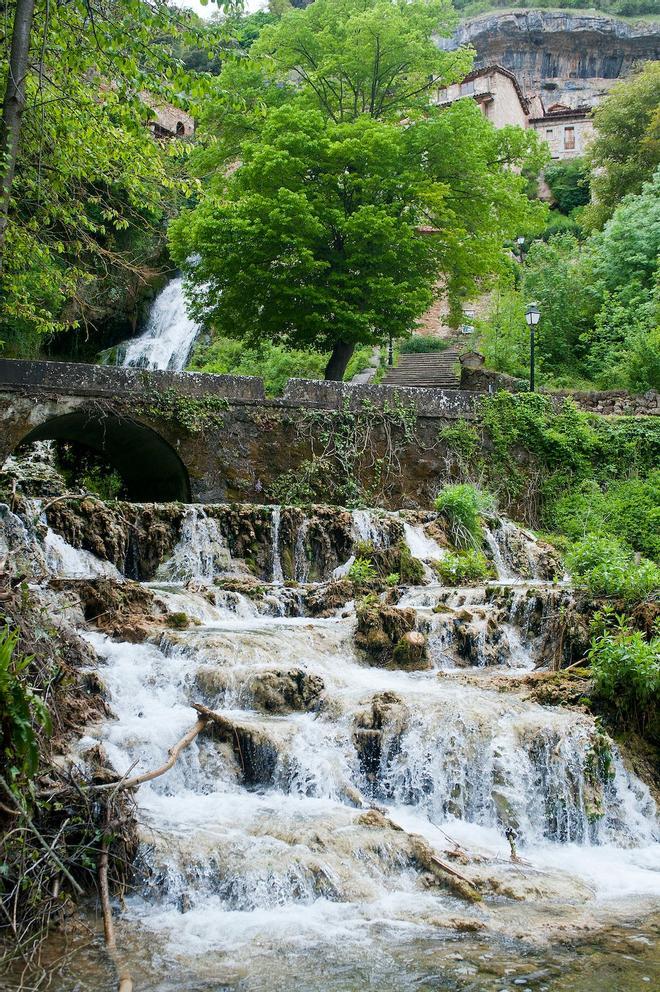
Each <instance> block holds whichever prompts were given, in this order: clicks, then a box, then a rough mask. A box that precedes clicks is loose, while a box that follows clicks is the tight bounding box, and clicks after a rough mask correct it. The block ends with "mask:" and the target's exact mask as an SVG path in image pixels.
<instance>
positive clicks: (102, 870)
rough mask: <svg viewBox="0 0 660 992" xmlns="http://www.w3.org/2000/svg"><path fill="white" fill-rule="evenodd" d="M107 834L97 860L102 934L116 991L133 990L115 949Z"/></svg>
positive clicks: (130, 991)
mask: <svg viewBox="0 0 660 992" xmlns="http://www.w3.org/2000/svg"><path fill="white" fill-rule="evenodd" d="M108 846H109V842H108V835H107V833H106V834H104V835H103V840H102V841H101V853H100V854H99V861H98V875H99V892H100V893H101V908H102V910H103V936H104V937H105V948H106V951H107V952H108V957H109V958H110V960H111V961H112V963H113V965H114V967H115V971H116V972H117V979H118V983H119V984H118V992H133V979H132V978H131V973H130V971H129V970H128V966H127V964H126V962H125V961H124V960H123V958H122V956H121V955H120V953H119V951H118V950H117V941H116V939H115V927H114V924H113V922H112V907H111V906H110V890H109V887H108Z"/></svg>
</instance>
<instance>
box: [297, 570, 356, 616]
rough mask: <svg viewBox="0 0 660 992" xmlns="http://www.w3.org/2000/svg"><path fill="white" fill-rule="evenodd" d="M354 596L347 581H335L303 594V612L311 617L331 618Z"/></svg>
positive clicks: (351, 587)
mask: <svg viewBox="0 0 660 992" xmlns="http://www.w3.org/2000/svg"><path fill="white" fill-rule="evenodd" d="M353 596H354V589H353V583H352V582H350V581H349V579H336V580H335V581H333V582H326V583H324V584H323V585H321V586H314V587H312V588H310V589H308V590H306V591H305V593H304V604H305V612H306V613H307V614H308V616H311V617H331V616H332V615H333V614H334V613H336V612H337V610H340V609H341V608H342V607H343V606H345V605H346V603H348V602H350V600H352V599H353Z"/></svg>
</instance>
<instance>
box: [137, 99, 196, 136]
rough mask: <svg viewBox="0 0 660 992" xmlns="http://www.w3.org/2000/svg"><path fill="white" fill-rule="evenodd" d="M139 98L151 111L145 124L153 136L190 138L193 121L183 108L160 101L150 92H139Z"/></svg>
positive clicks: (192, 132)
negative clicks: (150, 115)
mask: <svg viewBox="0 0 660 992" xmlns="http://www.w3.org/2000/svg"><path fill="white" fill-rule="evenodd" d="M140 99H141V100H142V102H143V103H144V104H146V106H147V107H150V108H151V110H152V112H153V116H152V118H151V120H150V121H149V123H148V125H147V126H148V128H149V130H150V131H151V132H152V134H153V136H154V137H155V138H161V139H163V138H164V139H169V138H192V136H193V135H194V133H195V121H194V118H192V117H191V116H190V114H187V113H186V111H185V110H181V108H180V107H174V106H172V104H171V103H160V102H159V101H158V100H157V99H156V97H155V96H153V95H152V94H151V93H141V94H140Z"/></svg>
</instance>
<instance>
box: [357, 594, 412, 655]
mask: <svg viewBox="0 0 660 992" xmlns="http://www.w3.org/2000/svg"><path fill="white" fill-rule="evenodd" d="M415 620H416V615H415V611H414V610H413V609H409V608H408V609H401V608H399V607H396V606H388V605H385V604H384V603H381V602H379V601H377V602H375V603H374V602H372V601H371V600H369V601H368V602H366V603H363V604H361V605H359V606H358V608H357V629H356V632H355V645H356V647H357V648H359V650H360V651H363V652H364V654H365V656H366V660H367V661H368V662H369V664H370V665H377V666H380V667H388V668H396V667H399V666H398V665H397V663H396V661H395V658H394V649H395V647H396V646H397V645H398V644H399V643H400V642H401V640H402V638H403V637H404V635H405V634H409V633H411V632H412V631H414V629H415ZM404 654H405V650H404V649H402V651H401V657H402V658H403V656H404ZM403 667H407V665H405V666H403Z"/></svg>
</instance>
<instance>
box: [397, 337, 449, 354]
mask: <svg viewBox="0 0 660 992" xmlns="http://www.w3.org/2000/svg"><path fill="white" fill-rule="evenodd" d="M448 347H449V341H448V340H447V339H446V338H430V337H427V336H426V335H424V334H412V335H411V336H410V337H409V338H406V340H405V341H402V343H401V344H400V345H399V351H400V352H401V353H402V354H406V355H411V354H412V355H420V354H425V353H426V352H429V351H445V350H446V349H447V348H448Z"/></svg>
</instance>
